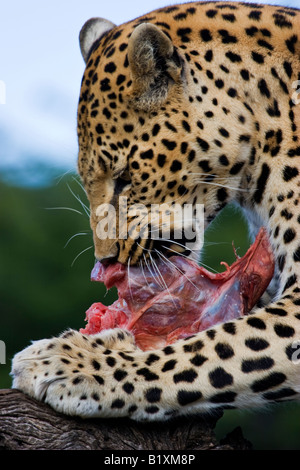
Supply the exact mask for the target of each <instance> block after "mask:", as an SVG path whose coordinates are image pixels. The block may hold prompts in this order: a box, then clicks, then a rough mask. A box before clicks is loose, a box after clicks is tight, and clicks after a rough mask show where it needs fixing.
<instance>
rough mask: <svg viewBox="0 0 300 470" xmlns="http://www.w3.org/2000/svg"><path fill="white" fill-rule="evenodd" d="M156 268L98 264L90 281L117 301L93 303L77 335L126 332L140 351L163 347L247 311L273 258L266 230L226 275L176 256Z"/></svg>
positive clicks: (268, 277)
mask: <svg viewBox="0 0 300 470" xmlns="http://www.w3.org/2000/svg"><path fill="white" fill-rule="evenodd" d="M155 263H156V265H155V266H153V265H152V267H151V266H150V264H148V266H149V267H146V266H144V268H143V269H141V268H140V267H130V268H129V270H128V268H127V266H124V265H122V264H120V263H116V264H114V265H109V266H103V265H102V264H101V263H99V262H97V263H96V265H95V266H94V269H93V271H92V274H91V279H92V280H93V281H98V282H103V283H104V284H105V286H106V287H107V288H108V289H109V288H111V287H112V286H116V287H117V289H118V294H119V298H118V300H116V302H114V303H113V304H112V305H110V306H109V307H106V306H104V305H103V304H101V303H100V302H98V303H94V304H93V305H92V306H91V307H90V308H89V310H88V311H87V312H86V320H87V322H88V324H87V325H86V328H85V329H81V330H80V331H81V332H82V333H85V334H94V333H98V332H100V331H102V330H104V329H108V328H117V327H120V328H126V329H127V330H131V331H132V332H133V334H134V336H135V339H136V343H137V345H138V346H139V347H140V348H141V349H143V350H147V349H156V348H160V347H164V346H165V345H167V344H170V343H173V342H174V341H176V340H178V339H180V338H185V337H187V336H191V335H192V334H194V333H197V332H199V331H202V330H205V329H208V328H211V327H212V326H213V325H215V324H217V323H221V322H226V321H229V320H232V319H234V318H237V317H239V316H241V315H244V314H246V313H248V312H249V311H250V310H251V309H252V307H253V306H254V305H255V304H256V302H257V301H258V299H259V298H260V297H261V295H262V294H263V293H264V291H265V289H266V288H267V286H268V284H269V282H270V280H271V279H272V277H273V273H274V257H273V254H272V251H271V248H270V245H269V241H268V237H267V233H266V231H265V229H261V230H260V232H259V234H258V235H257V237H256V240H255V242H254V244H253V245H252V246H251V247H250V248H249V250H248V251H247V253H246V254H245V255H244V256H243V257H242V258H238V259H237V260H236V261H235V262H234V263H233V264H232V265H231V266H230V267H229V266H228V265H226V264H225V263H223V264H225V266H226V271H225V272H223V273H217V274H213V273H211V272H209V271H207V270H206V269H204V268H202V267H200V266H198V265H197V264H196V263H195V262H194V261H191V260H188V259H186V258H183V257H180V256H173V257H171V258H169V260H168V261H167V260H163V259H160V260H155Z"/></svg>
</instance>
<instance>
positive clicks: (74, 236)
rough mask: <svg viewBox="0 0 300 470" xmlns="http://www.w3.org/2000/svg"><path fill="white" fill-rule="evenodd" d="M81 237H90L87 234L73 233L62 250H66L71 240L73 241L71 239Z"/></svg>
mask: <svg viewBox="0 0 300 470" xmlns="http://www.w3.org/2000/svg"><path fill="white" fill-rule="evenodd" d="M81 235H90V233H89V232H78V233H75V235H72V237H70V238H69V240H68V241H67V243H66V244H65V246H64V248H66V247H67V246H68V244H69V243H70V241H71V240H73V238H76V237H79V236H81Z"/></svg>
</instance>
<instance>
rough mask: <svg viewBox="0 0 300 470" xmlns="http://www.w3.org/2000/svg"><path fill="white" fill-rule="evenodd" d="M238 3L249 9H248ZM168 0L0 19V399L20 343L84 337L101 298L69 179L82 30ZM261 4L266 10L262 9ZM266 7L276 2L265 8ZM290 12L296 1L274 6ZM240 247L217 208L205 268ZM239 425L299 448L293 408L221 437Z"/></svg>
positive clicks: (226, 422)
mask: <svg viewBox="0 0 300 470" xmlns="http://www.w3.org/2000/svg"><path fill="white" fill-rule="evenodd" d="M248 1H249V0H248ZM170 3H171V4H174V3H180V2H179V1H176V0H175V1H174V0H171V1H170V2H167V1H165V0H143V2H141V1H135V0H127V1H126V2H124V1H123V0H111V1H110V2H104V1H103V0H84V1H82V0H72V1H71V0H52V1H51V2H41V1H38V0H27V1H26V2H22V1H21V0H11V1H10V2H5V4H4V2H2V6H1V15H0V64H1V66H0V316H1V321H0V340H1V341H4V342H5V345H6V364H0V388H9V387H10V386H11V378H10V376H9V372H10V367H11V359H12V357H13V355H14V354H15V353H16V352H18V351H20V350H21V349H23V348H24V347H26V346H27V345H28V344H29V343H30V341H31V340H37V339H41V338H44V337H50V336H52V335H58V334H60V333H61V332H62V331H63V330H65V329H67V328H69V327H71V328H75V329H79V328H80V327H84V325H85V322H84V318H85V311H86V310H87V308H88V307H89V306H90V305H91V304H92V303H93V302H96V301H102V302H103V303H106V304H110V303H111V302H112V301H113V300H114V299H115V294H116V293H115V291H114V290H113V289H112V290H111V291H109V292H108V293H106V290H105V289H104V288H103V287H102V286H100V285H99V284H95V283H92V282H91V281H90V272H91V269H92V267H93V265H94V257H93V247H92V235H91V231H90V228H89V220H88V215H87V210H86V204H87V201H86V198H85V194H84V191H83V189H82V187H81V186H80V182H79V180H78V177H77V175H76V158H77V137H76V109H77V100H78V95H79V89H80V82H81V77H82V73H83V70H84V64H83V60H82V58H81V54H80V51H79V46H78V34H79V30H80V28H81V26H82V25H83V23H84V22H85V21H86V20H87V19H89V18H91V17H93V16H101V17H104V18H107V19H109V20H111V21H113V22H115V23H116V24H120V23H123V22H125V21H129V20H131V19H133V18H135V17H138V16H140V15H142V14H144V13H147V12H149V11H151V10H153V9H155V8H159V7H162V6H166V5H167V4H170ZM269 3H272V2H269ZM274 3H275V2H274ZM280 3H281V4H285V5H288V6H294V7H297V6H298V7H300V0H290V1H289V2H286V0H281V2H280ZM232 241H234V244H235V247H236V248H237V252H238V254H239V255H243V254H244V253H245V252H246V250H247V247H248V246H249V240H248V238H247V230H246V226H245V222H244V220H243V219H242V217H241V216H240V214H239V213H238V212H237V211H236V209H232V208H228V209H226V210H225V212H224V213H222V214H221V216H220V217H219V218H218V219H217V220H216V221H215V222H214V224H213V226H212V227H211V228H210V229H209V231H208V233H207V237H206V242H207V243H206V245H205V258H204V260H203V261H204V262H205V263H206V264H208V265H209V266H211V268H214V269H218V270H219V269H220V264H219V263H220V261H221V260H223V261H227V262H228V263H232V262H233V261H234V255H233V250H232ZM238 425H240V426H241V427H242V429H243V432H244V435H245V436H246V437H247V438H248V439H249V440H250V441H251V442H252V443H253V444H254V446H255V448H256V449H300V405H298V404H282V405H278V406H276V407H274V408H273V407H271V408H268V410H261V411H255V412H253V411H252V412H240V411H230V412H229V411H227V412H225V414H224V417H223V418H222V419H221V420H220V421H219V423H218V426H217V430H216V432H217V435H218V437H219V438H222V437H223V436H224V435H225V434H226V433H227V432H228V431H231V430H232V429H233V428H234V427H236V426H238Z"/></svg>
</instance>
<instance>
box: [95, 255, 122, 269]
mask: <svg viewBox="0 0 300 470" xmlns="http://www.w3.org/2000/svg"><path fill="white" fill-rule="evenodd" d="M97 261H100V263H101V264H103V265H104V266H107V265H109V264H113V263H116V262H117V261H118V255H111V256H105V257H104V258H97Z"/></svg>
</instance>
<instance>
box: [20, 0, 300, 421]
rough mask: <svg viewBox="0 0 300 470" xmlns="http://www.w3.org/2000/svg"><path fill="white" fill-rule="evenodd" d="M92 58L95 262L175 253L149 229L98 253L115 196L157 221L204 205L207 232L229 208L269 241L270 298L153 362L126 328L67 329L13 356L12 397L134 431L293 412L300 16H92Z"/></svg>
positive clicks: (298, 304) (238, 7) (241, 12)
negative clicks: (285, 406) (236, 413)
mask: <svg viewBox="0 0 300 470" xmlns="http://www.w3.org/2000/svg"><path fill="white" fill-rule="evenodd" d="M81 47H82V52H83V56H84V58H85V60H86V69H85V73H84V76H83V81H82V87H81V94H80V100H79V106H78V136H79V162H78V167H79V173H80V176H81V178H82V180H83V183H84V186H85V189H86V192H87V195H88V198H89V201H90V206H91V227H92V229H93V231H94V234H95V235H94V241H95V255H96V257H97V258H98V259H102V260H103V259H106V260H107V259H108V260H110V261H112V260H116V259H117V260H118V261H120V262H122V263H124V264H138V263H139V262H140V261H142V262H144V261H145V260H147V257H148V256H149V253H151V252H153V253H154V252H155V250H158V251H159V250H161V251H162V252H163V250H174V249H176V243H173V244H169V245H168V246H167V247H165V248H163V247H162V246H161V245H159V244H157V241H155V240H153V238H152V237H151V234H150V232H149V231H148V232H147V230H148V227H147V226H145V224H144V226H143V218H140V219H138V218H137V219H136V224H140V227H141V229H143V230H145V231H146V233H147V234H148V236H146V237H144V238H142V237H141V239H138V240H133V239H130V238H129V239H128V240H124V239H122V238H121V237H120V230H121V227H117V233H116V238H115V239H114V240H113V241H112V240H109V241H108V242H106V241H103V240H102V241H101V240H99V239H98V237H97V235H96V227H97V223H98V221H99V220H98V219H97V215H96V208H97V207H98V205H99V204H102V203H113V204H114V205H115V207H116V208H117V207H118V196H120V195H124V196H127V198H128V205H129V207H130V206H132V205H133V204H135V203H143V204H145V206H146V208H147V210H148V208H149V206H150V204H154V203H157V204H162V203H164V202H168V203H172V201H174V200H176V201H177V202H178V201H179V202H180V204H182V205H184V204H187V203H191V204H194V205H195V204H197V203H203V204H204V207H205V221H206V225H208V224H209V223H210V222H211V221H212V220H213V218H214V217H215V216H216V214H217V213H218V212H219V211H220V210H221V209H222V208H223V207H224V206H225V205H226V204H227V203H229V202H233V201H234V202H236V203H238V204H239V205H240V206H241V207H242V208H243V210H244V211H245V213H246V215H247V219H248V220H249V224H250V230H251V233H252V235H255V233H256V232H257V229H258V227H259V226H260V225H265V226H266V227H267V229H268V233H269V237H270V241H271V244H272V247H273V251H274V254H275V257H276V260H277V272H276V276H275V278H274V282H273V285H272V289H273V294H271V295H273V300H270V303H269V304H268V305H267V306H265V307H261V308H257V309H255V310H254V311H253V312H251V315H249V316H246V317H242V318H239V319H237V320H234V321H231V322H227V323H224V324H219V325H217V326H215V327H213V328H211V329H210V330H208V331H204V332H201V333H199V334H197V335H195V336H193V337H190V338H188V339H185V340H180V341H177V342H176V343H174V344H173V345H170V346H167V347H165V348H163V349H159V350H155V351H141V350H139V349H138V348H137V347H136V346H135V344H134V339H133V337H132V336H131V335H130V334H129V333H128V332H126V331H122V330H119V329H117V330H108V331H105V332H103V333H101V334H98V335H92V336H85V335H82V334H80V333H78V332H76V331H68V332H66V333H64V334H63V335H62V336H60V337H58V338H52V339H50V340H42V341H38V342H35V343H33V345H31V346H29V347H28V348H27V349H25V350H24V351H22V352H21V353H19V354H18V355H16V357H15V359H14V364H13V375H14V386H15V387H16V388H20V389H22V390H24V391H25V392H26V393H28V394H30V395H32V396H34V397H36V398H38V399H40V400H44V401H45V402H46V403H49V404H50V405H51V406H53V407H54V408H55V409H56V410H58V411H62V412H64V413H68V414H73V415H74V414H76V415H80V416H84V417H88V416H92V417H106V416H112V417H114V416H115V417H119V416H130V417H132V418H133V419H137V420H153V419H157V420H158V419H167V418H169V417H172V416H175V415H178V414H188V413H196V412H201V411H205V410H210V409H214V408H220V407H221V408H243V407H257V406H265V405H266V403H270V402H272V403H273V402H277V401H283V400H289V399H298V398H299V394H300V369H299V367H300V366H299V365H298V364H297V361H295V353H296V352H297V349H295V348H296V346H295V345H297V341H299V340H300V294H299V292H300V283H299V280H300V268H299V264H300V263H299V262H300V245H299V238H300V237H299V235H300V225H299V224H300V209H299V207H300V204H299V191H300V189H299V183H300V180H299V168H300V165H299V157H300V142H299V139H300V132H299V127H300V105H297V104H296V102H295V99H293V93H295V88H294V85H293V84H294V83H295V82H297V81H298V80H300V12H299V10H297V9H292V8H283V7H277V6H267V5H261V4H247V3H233V2H226V3H225V2H203V3H202V2H196V3H187V4H183V5H176V6H172V7H166V8H162V9H160V10H157V11H154V12H152V13H149V14H148V15H145V16H143V17H141V18H138V19H135V20H133V21H131V22H128V23H126V24H123V25H121V26H113V25H112V23H110V22H107V21H105V20H101V19H96V20H95V19H94V20H92V22H91V23H90V24H89V25H87V26H85V27H84V28H83V30H82V33H81ZM135 217H136V216H135V215H133V216H131V218H132V220H133V221H135ZM183 244H184V243H183ZM195 247H196V248H197V243H195ZM178 250H179V251H181V250H180V249H179V248H177V251H178ZM274 290H275V291H276V292H275V294H274Z"/></svg>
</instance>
